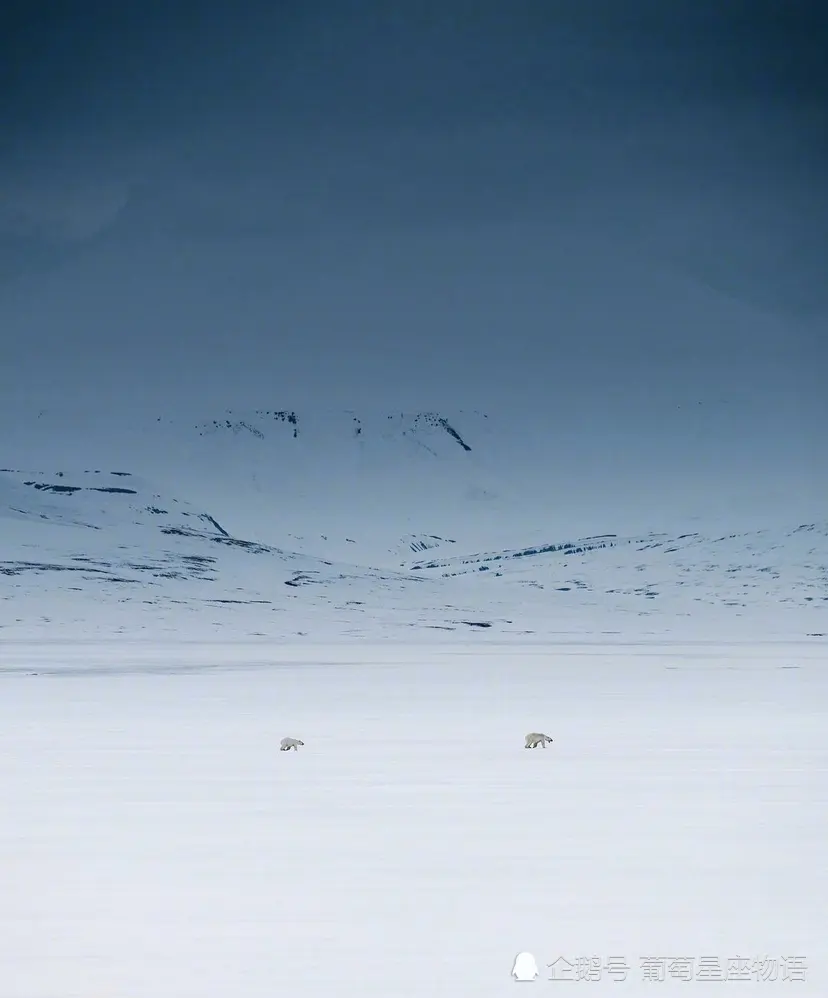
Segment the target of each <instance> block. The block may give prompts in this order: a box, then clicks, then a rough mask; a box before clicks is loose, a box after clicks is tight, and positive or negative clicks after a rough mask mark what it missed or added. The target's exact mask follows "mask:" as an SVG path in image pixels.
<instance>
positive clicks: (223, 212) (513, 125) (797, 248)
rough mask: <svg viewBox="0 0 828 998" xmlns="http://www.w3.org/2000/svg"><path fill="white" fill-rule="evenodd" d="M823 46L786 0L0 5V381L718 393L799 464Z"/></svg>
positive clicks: (316, 392)
mask: <svg viewBox="0 0 828 998" xmlns="http://www.w3.org/2000/svg"><path fill="white" fill-rule="evenodd" d="M826 39H828V32H827V31H826V14H825V12H824V6H823V5H821V4H818V3H816V2H806V0H743V2H739V0H670V2H663V0H631V2H621V0H593V2H588V0H567V2H563V0H502V2H491V0H440V2H437V0H434V2H432V0H420V2H417V3H403V2H401V0H400V2H397V3H380V2H376V0H323V2H317V3H312V2H301V3H300V2H294V3H282V4H276V3H273V2H260V3H245V2H240V3H227V2H225V3H216V2H211V0H206V2H200V3H191V2H188V0H176V2H175V3H167V2H160V0H141V2H137V0H135V2H133V0H122V2H120V3H112V2H108V0H85V2H81V0H78V2H75V3H72V2H63V3H60V2H54V3H42V4H32V3H27V2H22V3H15V2H12V3H6V4H4V5H3V6H2V11H1V12H0V391H2V392H3V394H4V396H5V397H6V398H7V399H12V400H22V399H27V400H30V401H33V402H36V403H37V404H45V403H47V402H50V401H54V400H56V399H57V400H62V399H64V398H65V399H67V400H73V401H77V400H85V401H89V400H90V399H92V400H100V401H101V402H102V403H106V404H110V405H115V404H121V405H127V404H135V405H138V404H142V405H147V406H149V407H150V408H153V407H158V406H160V407H163V408H169V407H170V406H175V405H176V404H177V402H178V401H179V400H181V399H189V400H192V401H193V403H194V404H197V405H199V406H200V407H201V408H202V409H204V410H210V409H211V408H213V407H215V408H223V407H224V406H226V405H238V404H243V403H247V404H250V403H251V402H252V403H255V404H264V405H268V406H270V405H278V406H282V405H285V406H294V407H301V406H303V405H305V406H307V405H314V404H316V403H317V402H319V401H320V400H324V402H325V403H326V404H328V405H331V404H343V405H351V406H359V405H360V404H365V403H368V402H371V403H376V404H377V405H388V406H391V407H392V408H395V409H396V408H397V407H398V406H414V407H418V406H435V407H439V406H441V405H446V404H451V405H472V406H477V407H480V408H484V409H489V410H494V411H497V410H499V409H501V410H504V411H505V410H509V411H512V412H514V411H518V410H520V411H525V412H533V413H538V414H544V413H546V414H549V416H550V418H552V416H553V414H554V418H555V419H560V418H561V417H565V418H568V419H570V420H571V421H572V422H574V423H576V424H577V425H578V427H579V428H581V429H582V430H583V432H584V433H587V434H588V433H593V432H594V433H595V434H600V433H601V432H602V428H606V427H607V425H608V421H611V420H612V421H615V425H616V426H617V425H620V424H619V422H618V421H619V420H623V418H625V414H627V415H628V416H629V418H630V420H631V422H630V425H631V426H633V425H635V426H639V427H644V426H649V427H650V429H649V430H648V431H646V432H651V433H656V432H658V428H657V426H656V425H655V424H656V423H657V415H658V413H659V412H665V411H666V410H667V409H674V408H675V406H676V405H678V404H690V403H697V402H698V401H699V400H702V401H704V403H705V404H707V405H712V404H713V403H714V402H715V403H716V404H719V403H721V402H722V400H725V401H727V402H728V404H731V405H739V406H741V407H742V410H741V412H742V415H741V416H740V425H742V426H745V427H749V426H750V425H751V414H752V413H753V414H755V415H756V417H757V422H756V424H755V425H756V427H757V430H756V432H757V433H759V432H762V431H761V430H760V427H762V426H765V427H767V426H769V425H776V426H777V427H778V428H780V433H782V435H784V433H788V434H796V444H795V446H796V448H798V449H799V450H800V451H801V453H802V454H803V455H810V456H811V457H813V456H818V455H820V454H822V455H823V456H824V444H823V434H824V430H825V426H826V420H828V409H827V408H826V403H825V401H824V398H823V396H824V395H825V394H826V393H825V383H826V381H828V378H826V375H828V346H826V343H827V342H828V281H827V280H826V279H825V278H826V275H827V274H828V247H827V246H826V241H827V240H828V236H827V235H826V234H827V233H828V184H826V177H828V170H826V154H828V146H827V145H826V142H828V138H827V137H828V131H826V122H827V121H828V118H827V117H826V112H827V110H828V64H826V60H825V56H824V53H825V51H826ZM631 413H632V414H633V415H630V414H631ZM777 415H778V419H777V418H776V417H777ZM633 417H634V418H633ZM654 417H656V418H655V420H654ZM636 420H637V422H636ZM558 425H559V424H558ZM706 425H707V426H708V430H709V432H710V433H711V439H712V437H713V436H715V428H714V427H713V426H712V424H706ZM783 431H784V432H783ZM643 432H645V431H644V430H643V429H642V433H643ZM745 432H749V430H746V431H745ZM809 459H810V458H809Z"/></svg>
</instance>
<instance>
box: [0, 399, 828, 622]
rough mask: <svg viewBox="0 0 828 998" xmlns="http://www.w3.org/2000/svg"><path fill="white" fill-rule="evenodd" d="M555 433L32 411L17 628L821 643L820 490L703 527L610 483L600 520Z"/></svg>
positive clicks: (11, 451) (9, 474)
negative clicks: (778, 637) (811, 498)
mask: <svg viewBox="0 0 828 998" xmlns="http://www.w3.org/2000/svg"><path fill="white" fill-rule="evenodd" d="M544 436H548V431H547V429H546V428H545V427H534V428H533V427H531V426H524V425H516V424H513V425H509V424H505V425H504V423H503V422H502V421H501V420H499V419H497V418H493V417H489V416H488V415H487V414H485V413H479V412H466V413H464V412H459V413H453V414H450V415H445V414H441V413H434V412H415V413H367V414H360V413H357V412H350V411H337V412H330V411H326V410H316V411H310V412H296V411H293V410H276V409H274V410H264V409H261V410H245V411H239V412H235V411H231V412H223V413H220V414H217V415H215V416H214V417H212V418H203V416H199V417H194V416H192V415H190V414H186V413H185V414H180V413H179V414H176V415H175V416H174V417H170V416H154V417H152V418H147V417H144V418H141V419H138V418H136V417H135V416H130V417H128V418H127V417H126V416H124V415H123V414H122V415H121V416H120V417H113V418H111V419H109V418H107V419H101V418H100V416H99V415H97V414H95V413H87V414H83V413H81V414H77V413H75V414H72V413H61V412H59V411H55V412H43V413H40V414H38V415H37V416H36V417H35V418H33V419H31V420H21V419H18V421H17V422H16V424H14V425H13V426H12V429H11V432H10V433H9V434H8V436H7V439H6V441H5V447H4V453H5V462H6V463H5V467H4V468H2V469H0V544H2V548H0V601H2V607H3V613H2V618H0V627H2V632H3V635H4V636H5V637H7V638H8V637H12V636H14V635H18V634H26V633H28V632H30V631H32V630H35V631H36V632H37V633H39V634H42V633H45V632H46V631H49V630H50V629H51V630H52V631H54V629H55V628H58V627H59V628H60V629H61V633H65V634H69V633H77V634H85V633H87V632H89V633H96V634H107V633H121V634H123V633H130V632H135V633H146V634H150V633H153V632H159V633H165V634H183V633H188V634H190V633H192V634H200V633H211V634H223V635H225V636H228V637H230V636H232V635H248V636H263V637H268V638H280V639H285V640H286V639H288V638H291V637H293V636H296V635H299V636H303V637H304V636H307V637H320V636H351V637H359V638H370V637H397V638H402V637H406V638H407V637H408V636H411V635H413V634H417V635H419V636H421V637H422V636H428V635H429V634H432V635H434V634H442V635H444V636H445V635H446V634H450V633H451V632H454V633H456V634H463V633H469V632H470V631H473V632H475V633H477V634H479V635H483V634H489V635H492V636H494V635H501V636H502V635H506V634H509V635H521V636H524V637H528V636H534V637H542V636H544V635H547V636H548V635H550V634H557V635H559V634H561V633H581V634H583V633H598V632H610V631H622V632H623V631H628V630H629V631H631V632H632V631H635V632H639V631H641V630H642V629H644V630H646V631H648V632H651V633H656V632H657V633H668V632H672V631H676V629H683V630H682V633H683V634H684V635H685V637H692V636H693V635H699V634H700V633H702V632H705V633H708V632H710V631H711V629H713V630H716V631H717V632H718V633H724V632H726V631H727V629H728V628H734V627H735V628H736V629H738V628H740V627H741V628H742V629H744V630H746V631H748V632H751V631H752V629H754V628H756V627H757V626H758V627H760V628H764V629H765V630H767V631H768V633H776V632H779V633H783V634H785V635H788V636H792V635H798V636H805V635H811V634H823V633H828V621H827V620H826V614H828V525H826V523H825V521H824V519H819V518H812V519H809V520H807V521H806V520H805V519H804V517H803V514H804V513H810V512H812V507H811V506H809V503H808V501H805V502H803V503H802V504H800V507H799V508H797V506H795V505H794V504H792V503H790V502H784V503H780V504H778V506H777V507H774V508H770V507H769V509H768V510H767V511H763V510H761V509H760V510H757V509H754V510H752V511H751V510H750V509H749V508H747V509H745V508H742V507H741V506H738V505H734V506H733V512H732V514H731V516H730V517H729V518H727V517H723V516H722V515H720V514H718V515H710V516H708V517H706V518H705V517H703V516H700V515H696V516H695V517H693V516H686V515H683V513H682V509H683V507H682V506H681V504H680V503H679V502H675V503H673V504H672V505H671V504H670V503H668V502H667V501H666V500H665V497H664V494H662V495H660V496H659V497H658V499H659V501H658V502H655V503H654V502H653V501H652V497H647V494H646V491H645V490H642V492H641V495H642V500H641V501H640V502H639V503H638V505H637V508H636V517H632V516H631V514H630V510H631V507H630V508H624V507H620V506H618V505H617V503H616V498H617V492H618V490H616V489H608V488H607V486H606V485H605V486H604V487H603V488H602V489H593V490H592V491H593V493H594V495H593V505H592V506H589V505H588V504H587V508H586V509H584V508H583V504H581V503H580V502H579V501H573V499H572V497H571V496H570V495H569V490H568V489H567V488H566V487H565V485H564V483H565V481H566V480H567V479H566V478H565V476H567V475H568V476H569V479H568V480H569V481H574V480H576V479H577V477H578V474H584V477H586V479H587V484H586V485H585V486H583V488H584V491H585V492H587V491H589V485H590V483H589V476H588V474H587V473H586V472H588V470H589V460H588V459H587V460H586V461H585V462H584V464H582V465H579V466H576V467H575V468H574V469H573V467H571V466H568V465H566V463H565V462H562V463H561V466H560V467H558V466H557V465H556V464H555V463H553V462H552V457H551V455H552V454H553V453H554V448H553V449H552V450H550V446H549V444H547V445H546V448H545V449H544ZM13 461H14V462H16V463H12V462H13ZM609 463H610V468H609V472H611V471H612V465H611V462H609ZM538 468H541V469H544V470H545V474H546V477H545V479H544V478H542V477H541V475H540V472H539V471H538ZM585 468H586V471H585V470H584V469H585ZM609 481H610V482H612V478H610V479H609ZM701 491H703V490H702V489H701V488H700V492H701ZM683 498H684V500H686V499H687V497H686V495H684V496H683ZM805 499H806V500H807V499H808V497H807V496H806V497H805ZM656 507H659V508H660V513H659V514H658V515H656V512H655V510H656ZM714 512H717V511H716V510H714ZM759 514H763V516H764V519H763V518H762V516H760V515H759ZM795 514H799V517H802V518H799V517H798V518H797V520H793V516H794V515H795ZM757 519H758V520H759V523H760V526H756V523H755V521H756V520H757ZM648 520H651V521H655V522H650V523H647V526H646V527H645V528H644V529H635V527H637V526H638V525H639V524H640V523H641V522H642V521H648ZM587 523H588V524H589V525H590V526H593V527H595V526H598V528H599V531H600V532H599V533H596V531H595V530H594V529H593V530H592V531H589V530H583V529H579V528H582V527H583V526H584V525H586V524H587ZM668 525H669V526H668ZM655 526H658V527H660V528H661V529H659V530H654V529H653V527H655ZM631 528H632V529H631ZM648 528H649V529H648ZM711 615H712V616H711Z"/></svg>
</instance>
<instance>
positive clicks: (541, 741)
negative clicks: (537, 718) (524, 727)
mask: <svg viewBox="0 0 828 998" xmlns="http://www.w3.org/2000/svg"><path fill="white" fill-rule="evenodd" d="M547 742H549V743H550V745H551V744H552V739H551V738H550V737H549V735H545V734H543V732H541V731H530V732H529V734H528V735H527V736H526V744H525V745H524V746H523V747H524V748H537V747H538V745H540V747H541V748H546V743H547Z"/></svg>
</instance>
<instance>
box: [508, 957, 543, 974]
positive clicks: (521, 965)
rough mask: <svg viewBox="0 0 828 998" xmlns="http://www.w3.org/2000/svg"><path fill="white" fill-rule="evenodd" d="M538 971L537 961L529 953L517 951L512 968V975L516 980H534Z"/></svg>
mask: <svg viewBox="0 0 828 998" xmlns="http://www.w3.org/2000/svg"><path fill="white" fill-rule="evenodd" d="M539 973H540V971H539V970H538V962H537V960H536V959H535V958H534V957H533V956H532V954H531V953H518V955H517V956H516V957H515V965H514V967H513V968H512V977H514V979H515V980H516V981H534V979H535V978H536V977H537V976H538V974H539Z"/></svg>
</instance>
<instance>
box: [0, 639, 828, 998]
mask: <svg viewBox="0 0 828 998" xmlns="http://www.w3.org/2000/svg"><path fill="white" fill-rule="evenodd" d="M826 651H828V649H826V646H825V644H824V643H823V644H819V643H817V642H812V643H811V644H802V645H793V644H788V645H781V644H780V645H773V644H766V645H762V646H752V647H750V646H746V645H731V646H727V645H718V646H705V645H702V644H699V645H674V646H670V645H668V644H662V645H653V644H650V645H643V644H642V645H633V644H630V645H615V646H610V645H598V644H592V645H589V644H580V645H579V644H561V645H560V646H547V647H543V646H536V647H527V646H521V647H518V646H516V647H514V648H508V647H496V646H492V645H489V646H485V647H484V646H481V647H478V648H475V647H473V646H469V647H467V648H462V649H460V648H455V649H454V650H452V651H448V650H446V649H441V648H436V647H419V648H417V647H394V646H387V647H385V648H365V647H363V648H357V647H355V646H351V647H350V648H344V649H343V648H339V649H337V648H325V647H323V646H318V647H315V648H313V647H308V646H305V647H303V648H301V649H298V648H297V649H293V648H288V647H270V648H268V647H267V646H264V645H253V644H251V645H249V646H245V645H238V646H234V647H222V646H214V647H208V646H199V645H190V646H186V645H179V646H172V645H170V646H168V647H160V646H156V647H152V646H149V645H141V646H138V645H130V644H129V643H127V642H123V643H119V644H116V643H112V644H109V645H105V644H100V645H98V646H95V647H83V646H80V645H79V646H75V647H71V646H70V647H61V646H59V645H57V644H55V645H53V646H49V645H43V644H40V645H36V644H28V645H27V644H24V643H20V644H16V645H12V644H7V645H4V646H3V647H2V648H1V649H0V655H2V661H1V662H0V741H1V742H2V744H1V745H0V799H2V802H3V817H2V821H0V998H229V996H239V998H274V996H279V998H282V996H284V998H317V996H325V998H331V996H338V998H373V996H377V998H379V996H382V998H397V996H400V998H403V996H405V998H442V996H445V998H500V996H506V995H515V994H518V995H520V994H522V993H525V994H536V995H549V996H553V995H555V994H557V993H559V992H560V991H561V990H564V989H565V990H566V991H567V993H569V992H573V991H574V993H575V994H583V995H586V996H589V995H595V996H598V995H601V994H611V995H619V996H622V995H640V994H641V995H643V994H648V995H655V996H665V998H666V996H668V995H686V994H690V995H695V994H698V995H705V994H708V993H709V992H710V991H711V990H714V991H715V992H716V993H717V994H718V993H725V994H727V995H728V996H731V998H736V996H737V995H740V994H751V995H759V996H768V998H771V996H773V995H775V994H788V993H791V994H798V995H802V996H806V995H808V996H810V995H814V996H816V995H820V996H824V995H828V777H826V768H827V767H828V670H826V659H827V658H828V656H826ZM532 730H540V731H546V732H548V733H549V734H551V735H552V737H553V738H554V739H555V741H554V744H553V745H552V746H549V747H548V748H547V749H545V750H541V749H537V750H529V751H527V750H525V749H524V747H523V736H524V735H525V734H526V732H528V731H532ZM284 735H295V736H296V737H298V738H301V739H302V740H303V741H304V742H305V747H304V749H300V751H299V752H296V753H294V752H290V753H280V752H279V751H278V745H279V739H280V738H281V737H282V736H284ZM521 951H529V952H531V953H533V954H534V955H535V957H536V959H537V963H538V965H539V968H540V975H539V976H538V978H537V979H536V980H534V981H533V982H531V983H520V984H516V983H515V981H514V980H513V978H512V976H511V970H512V967H513V964H514V960H515V956H516V954H518V953H519V952H521ZM558 957H563V958H565V959H566V960H568V961H570V962H571V963H575V962H576V961H577V959H578V958H590V957H592V958H595V960H596V964H597V966H598V967H599V972H600V975H601V979H600V980H592V981H590V980H581V981H577V982H570V983H565V982H563V981H560V980H558V981H553V980H549V977H550V974H551V970H549V969H548V968H547V964H551V963H553V962H554V961H555V960H556V959H557V958H558ZM609 957H620V958H624V960H625V961H626V964H627V966H628V968H629V969H628V973H627V975H626V980H625V981H618V980H614V979H612V978H610V977H609V976H608V974H607V972H606V969H605V967H606V961H607V959H608V958H609ZM645 957H653V958H692V959H693V960H694V961H695V962H694V964H693V967H692V969H691V971H690V980H686V981H685V980H681V979H680V978H679V977H677V976H675V974H676V972H677V970H678V964H671V963H670V961H669V960H668V961H667V963H666V964H664V965H663V966H664V975H665V980H663V981H661V982H653V981H645V980H644V979H643V969H642V964H641V960H642V958H645ZM702 957H704V958H718V960H719V961H720V963H721V966H722V968H723V971H724V970H725V969H726V968H727V965H728V961H729V960H730V961H735V960H736V958H741V959H742V961H743V962H742V964H741V966H746V967H748V968H750V967H751V966H752V965H753V962H754V960H756V959H757V958H760V959H761V958H765V957H767V958H768V959H769V961H771V962H769V963H768V964H766V965H765V967H766V971H765V972H766V973H770V974H771V975H772V974H773V968H774V963H773V961H777V963H776V964H775V969H776V979H775V980H759V981H757V980H756V979H755V977H752V978H751V979H749V980H746V981H739V980H736V979H734V970H733V967H734V964H731V971H730V975H729V977H728V979H727V980H726V981H722V982H720V983H718V984H717V985H716V986H715V987H712V986H711V983H710V981H709V980H708V981H705V980H703V979H701V977H700V976H699V968H700V959H701V958H702ZM785 957H787V958H794V959H791V960H790V961H789V962H788V963H787V964H785V962H784V961H783V958H785ZM797 959H798V962H796V961H797ZM803 967H804V977H805V979H804V980H797V979H793V980H791V979H788V980H785V979H783V978H784V976H785V971H786V969H787V973H788V974H789V975H790V974H791V973H792V972H793V976H794V978H796V977H799V976H801V974H802V968H803ZM797 968H799V969H797ZM561 969H565V968H564V965H563V964H558V970H559V971H560V970H561ZM671 971H672V973H671ZM593 973H595V970H594V969H593ZM516 988H518V990H517V991H516V990H515V989H516ZM522 988H527V989H530V990H527V991H526V992H523V991H521V990H520V989H522Z"/></svg>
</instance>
